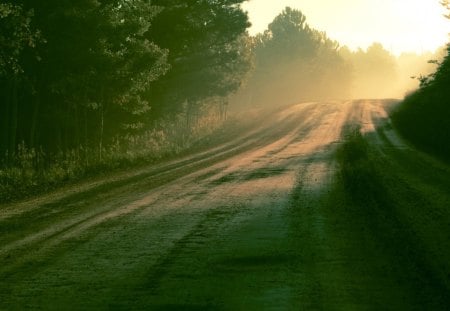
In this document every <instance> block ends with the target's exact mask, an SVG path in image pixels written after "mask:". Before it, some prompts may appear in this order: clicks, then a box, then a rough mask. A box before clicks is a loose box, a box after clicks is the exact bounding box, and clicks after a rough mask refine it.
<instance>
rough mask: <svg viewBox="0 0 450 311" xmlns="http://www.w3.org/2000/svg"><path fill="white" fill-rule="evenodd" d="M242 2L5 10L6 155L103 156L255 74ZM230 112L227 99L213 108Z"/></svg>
mask: <svg viewBox="0 0 450 311" xmlns="http://www.w3.org/2000/svg"><path fill="white" fill-rule="evenodd" d="M242 1H243V0H215V1H207V0H187V1H186V0H153V1H148V0H82V1H75V2H74V1H61V0H48V1H30V0H14V1H1V2H0V46H1V49H0V94H1V97H2V104H1V106H0V124H1V133H2V134H1V137H0V154H1V155H2V156H3V155H5V156H6V158H9V159H11V158H13V157H14V154H15V153H16V151H17V148H18V146H19V145H20V144H24V145H26V146H28V147H29V148H42V149H43V150H45V151H46V152H59V151H67V150H73V149H79V148H83V149H84V150H97V151H98V154H99V156H100V157H101V156H102V150H103V149H104V147H105V146H107V145H108V144H111V143H112V141H113V140H114V139H120V138H121V137H125V136H128V135H135V134H137V133H142V132H144V131H145V130H147V129H149V128H151V126H152V124H153V122H154V121H155V120H158V119H161V118H164V117H167V116H173V115H176V114H178V113H180V112H182V111H184V112H186V115H187V117H186V119H187V122H189V121H190V120H191V119H192V118H193V117H194V116H195V115H196V113H197V111H198V110H199V109H200V108H201V107H200V106H201V103H202V101H203V100H205V99H206V98H212V97H215V98H226V96H227V95H228V94H229V93H230V92H233V91H235V90H236V89H237V88H238V87H239V86H240V83H241V80H242V77H243V75H245V73H246V72H247V71H248V70H249V69H250V58H249V54H248V53H249V50H248V49H246V42H247V40H248V35H247V34H246V29H247V27H248V26H249V21H248V17H247V15H246V14H245V13H244V12H243V11H242V10H241V9H240V7H239V4H240V3H241V2H242ZM215 102H219V103H221V104H224V102H225V100H223V101H222V100H216V101H215Z"/></svg>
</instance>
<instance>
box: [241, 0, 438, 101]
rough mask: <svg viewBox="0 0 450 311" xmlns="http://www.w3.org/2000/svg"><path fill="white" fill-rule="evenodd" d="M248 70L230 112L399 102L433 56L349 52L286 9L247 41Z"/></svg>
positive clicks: (377, 49)
mask: <svg viewBox="0 0 450 311" xmlns="http://www.w3.org/2000/svg"><path fill="white" fill-rule="evenodd" d="M252 42H253V56H254V69H253V70H252V73H251V75H250V78H249V79H248V80H247V81H246V83H245V85H244V86H243V87H242V88H241V89H240V90H239V91H238V92H237V94H236V96H234V98H233V100H234V102H235V103H236V104H235V106H242V105H244V106H270V105H276V104H291V103H298V102H302V101H311V100H314V101H317V100H330V99H335V100H339V99H351V98H394V97H395V98H401V97H403V96H404V95H405V92H406V91H407V90H413V89H415V88H417V87H418V83H417V81H415V80H411V79H410V77H411V76H414V75H419V74H428V73H430V72H432V71H433V70H434V69H435V68H434V67H433V66H431V65H430V64H427V60H428V59H431V58H438V59H440V58H442V57H443V55H441V54H442V52H441V51H439V52H438V53H437V54H433V53H428V54H423V55H417V54H413V53H403V54H402V55H399V56H395V55H393V53H391V52H389V51H388V50H387V49H386V48H385V47H383V45H381V44H380V43H373V44H372V45H371V46H369V47H368V48H367V49H364V50H363V49H361V48H359V49H358V50H356V51H351V50H350V49H349V48H348V47H346V46H342V45H340V44H339V42H336V41H334V40H332V39H330V38H329V37H328V36H327V35H326V33H325V32H321V31H318V30H316V29H313V28H312V27H310V26H309V24H308V23H307V20H306V16H305V15H304V14H303V13H302V12H301V11H299V10H296V9H292V8H290V7H287V8H286V9H284V10H283V11H282V12H281V13H280V14H279V15H278V16H276V17H275V19H274V20H273V21H272V23H271V24H269V26H268V28H267V30H266V31H264V32H263V33H262V34H258V35H256V36H255V37H253V38H252Z"/></svg>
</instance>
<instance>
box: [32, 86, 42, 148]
mask: <svg viewBox="0 0 450 311" xmlns="http://www.w3.org/2000/svg"><path fill="white" fill-rule="evenodd" d="M33 102H34V105H33V115H32V118H31V128H30V147H32V148H35V147H37V146H36V136H37V135H36V132H37V130H36V129H37V124H38V116H39V109H40V105H41V98H40V96H39V93H38V94H36V96H35V98H34V100H33Z"/></svg>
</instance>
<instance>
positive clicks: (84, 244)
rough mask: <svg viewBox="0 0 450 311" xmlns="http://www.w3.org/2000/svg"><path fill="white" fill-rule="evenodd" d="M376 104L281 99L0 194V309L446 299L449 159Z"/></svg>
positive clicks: (436, 303)
mask: <svg viewBox="0 0 450 311" xmlns="http://www.w3.org/2000/svg"><path fill="white" fill-rule="evenodd" d="M391 105H392V103H391V102H389V101H375V100H374V101H348V102H328V103H304V104H299V105H295V106H291V107H288V108H285V109H282V110H280V111H278V112H276V113H273V114H271V115H270V117H267V118H265V119H262V120H261V122H260V123H259V124H258V125H257V126H255V127H254V128H253V129H252V130H249V131H248V132H246V133H242V134H241V135H239V137H236V138H235V139H231V140H230V141H229V142H228V143H227V144H224V145H221V146H219V147H216V148H215V149H211V150H209V151H206V152H203V153H200V154H196V155H193V156H190V157H187V158H184V159H181V160H177V161H173V162H170V163H163V164H159V165H157V166H153V167H149V168H145V169H140V170H134V171H129V172H124V173H121V174H118V175H114V176H112V177H110V178H108V179H102V180H96V181H90V182H87V183H85V184H82V185H79V186H77V187H73V188H71V189H65V190H64V191H59V192H56V193H53V194H50V195H47V196H44V197H40V198H37V199H34V200H30V201H27V202H22V203H18V204H14V205H9V206H1V207H0V262H1V264H0V310H10V309H11V310H15V309H58V310H62V309H64V310H67V309H75V310H77V309H82V310H86V309H95V310H102V309H124V310H130V309H147V310H303V309H304V310H311V309H318V310H321V309H325V310H353V309H355V310H360V309H361V310H370V309H373V310H380V309H382V310H390V309H392V310H415V309H417V310H425V309H427V310H445V309H449V308H450V247H449V246H450V190H449V189H450V168H449V167H448V166H446V165H444V164H442V163H440V162H438V161H436V160H434V159H433V158H431V157H428V156H427V155H424V154H421V153H420V152H418V151H416V150H414V149H413V148H411V147H410V146H408V145H407V144H406V143H405V142H403V141H402V140H401V138H399V137H398V136H397V135H396V133H395V131H393V130H392V128H391V126H390V121H389V118H388V116H387V113H386V109H387V108H388V107H390V106H391ZM349 124H351V125H353V126H355V125H359V126H360V131H361V133H362V134H363V136H362V139H363V140H364V142H365V143H364V146H365V147H364V148H363V149H364V152H362V153H357V156H356V158H352V153H351V152H352V149H351V145H350V143H351V141H352V139H353V138H352V137H350V136H348V135H346V133H345V129H348V128H349ZM346 150H347V151H348V152H347V153H346ZM355 163H361V165H360V166H357V165H356V164H355ZM353 164H355V165H353ZM366 168H369V169H366ZM349 172H350V173H349Z"/></svg>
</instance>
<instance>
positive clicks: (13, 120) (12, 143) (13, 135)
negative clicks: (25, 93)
mask: <svg viewBox="0 0 450 311" xmlns="http://www.w3.org/2000/svg"><path fill="white" fill-rule="evenodd" d="M18 83H19V82H18V78H17V77H14V78H13V81H12V88H11V101H10V103H11V114H10V135H9V137H10V139H9V148H8V149H9V157H10V159H11V157H12V155H13V154H14V153H15V151H16V148H17V123H18V122H17V118H18V115H17V111H18V97H17V95H18V94H17V91H18Z"/></svg>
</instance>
